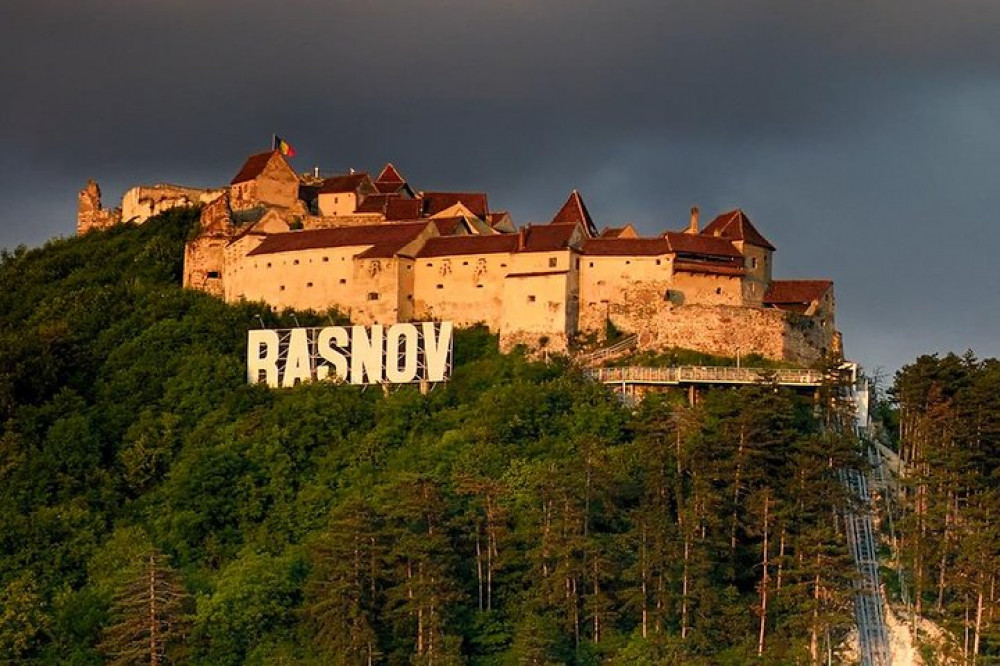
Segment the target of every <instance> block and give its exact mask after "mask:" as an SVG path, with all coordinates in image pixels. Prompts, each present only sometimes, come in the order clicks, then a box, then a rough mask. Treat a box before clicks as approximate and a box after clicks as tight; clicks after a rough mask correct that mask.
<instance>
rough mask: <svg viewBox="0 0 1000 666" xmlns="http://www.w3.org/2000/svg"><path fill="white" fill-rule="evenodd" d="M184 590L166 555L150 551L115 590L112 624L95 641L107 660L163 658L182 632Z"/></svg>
mask: <svg viewBox="0 0 1000 666" xmlns="http://www.w3.org/2000/svg"><path fill="white" fill-rule="evenodd" d="M187 598H188V597H187V593H186V592H185V590H184V587H183V585H182V584H181V581H180V578H179V576H178V575H177V573H176V572H175V571H174V570H173V569H171V568H170V566H169V564H168V563H167V558H166V557H165V556H164V555H163V554H162V553H160V552H159V551H158V550H155V549H154V550H152V551H150V552H149V553H148V554H147V555H146V556H145V557H144V558H143V561H142V562H141V564H137V565H136V566H135V570H134V573H133V574H132V575H131V576H130V577H129V580H128V581H127V582H126V583H124V584H123V585H122V586H121V587H120V588H119V589H118V590H117V592H116V593H115V595H114V598H113V599H112V604H111V615H112V618H113V621H114V622H113V624H112V625H111V626H109V627H107V628H106V629H105V631H104V636H103V639H102V640H101V643H100V645H99V649H100V651H101V652H102V653H103V654H105V655H107V657H108V663H109V664H111V665H112V666H132V665H138V664H149V665H150V666H159V665H160V664H165V663H167V658H168V654H169V650H170V648H171V647H172V646H174V645H176V644H177V643H178V642H180V641H181V640H182V638H183V636H184V627H185V624H186V615H185V603H186V600H187Z"/></svg>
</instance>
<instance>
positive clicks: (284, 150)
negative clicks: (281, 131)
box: [274, 134, 295, 157]
mask: <svg viewBox="0 0 1000 666" xmlns="http://www.w3.org/2000/svg"><path fill="white" fill-rule="evenodd" d="M274 149H275V150H277V151H279V152H281V154H282V155H285V156H286V157H295V149H294V148H292V144H290V143H288V142H287V141H285V140H284V139H282V138H281V137H280V136H278V135H277V134H275V135H274Z"/></svg>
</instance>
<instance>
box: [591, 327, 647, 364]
mask: <svg viewBox="0 0 1000 666" xmlns="http://www.w3.org/2000/svg"><path fill="white" fill-rule="evenodd" d="M638 346H639V336H638V335H636V334H635V333H633V334H632V335H629V336H627V337H624V338H622V339H621V340H619V341H618V342H616V343H614V344H613V345H608V346H607V347H603V348H601V349H598V350H596V351H592V352H590V353H589V354H584V355H583V356H581V357H580V362H582V363H583V364H584V365H593V364H595V363H599V362H600V361H603V360H606V359H608V358H611V357H612V356H618V355H619V354H623V353H625V352H627V351H632V350H633V349H635V348H636V347H638Z"/></svg>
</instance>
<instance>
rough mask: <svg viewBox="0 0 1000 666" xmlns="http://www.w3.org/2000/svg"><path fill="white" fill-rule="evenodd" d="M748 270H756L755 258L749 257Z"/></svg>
mask: <svg viewBox="0 0 1000 666" xmlns="http://www.w3.org/2000/svg"><path fill="white" fill-rule="evenodd" d="M750 268H757V257H750Z"/></svg>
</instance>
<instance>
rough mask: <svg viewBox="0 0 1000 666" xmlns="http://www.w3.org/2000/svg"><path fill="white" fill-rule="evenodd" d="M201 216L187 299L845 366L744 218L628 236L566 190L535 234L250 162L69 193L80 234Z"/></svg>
mask: <svg viewBox="0 0 1000 666" xmlns="http://www.w3.org/2000/svg"><path fill="white" fill-rule="evenodd" d="M193 205H203V208H202V210H201V220H200V225H199V229H198V233H197V235H196V236H195V237H194V238H193V239H191V240H190V241H189V242H188V244H187V247H186V251H185V256H184V286H185V287H189V288H193V289H200V290H202V291H206V292H208V293H210V294H214V295H216V296H218V297H220V298H223V299H225V300H226V301H229V302H235V301H240V300H244V299H246V300H251V301H263V302H265V303H267V304H269V305H271V306H273V307H276V308H285V307H290V308H297V309H314V310H325V309H327V308H331V307H333V308H337V309H338V310H340V311H341V312H343V313H345V314H347V315H348V316H350V318H351V320H352V321H354V322H355V323H358V324H373V323H380V324H391V323H395V322H401V321H419V320H448V321H452V322H454V323H455V325H457V326H464V325H472V324H476V323H483V324H485V325H486V326H488V327H489V328H490V330H492V331H494V332H497V333H499V335H500V344H501V347H502V348H504V349H510V348H512V347H513V346H515V345H518V344H525V345H528V346H529V347H531V348H533V349H546V350H552V351H564V350H567V349H568V348H569V346H570V344H571V343H572V342H573V341H574V340H590V341H593V342H595V343H596V342H600V341H602V340H603V339H604V338H605V336H606V335H607V332H608V331H609V330H615V329H616V330H618V331H620V332H623V333H635V334H636V335H637V337H638V344H639V347H640V348H644V349H659V348H669V347H684V348H688V349H695V350H699V351H704V352H709V353H713V354H723V355H728V356H736V355H739V354H742V355H747V354H751V353H758V354H761V355H763V356H765V357H768V358H772V359H780V360H787V361H793V362H798V363H810V362H813V361H816V360H817V359H819V358H821V357H822V356H824V355H826V354H830V353H834V354H839V353H840V348H841V345H840V336H839V334H838V333H837V331H836V328H835V324H834V312H835V303H834V295H833V283H832V282H831V281H829V280H774V279H772V268H773V256H774V252H775V247H774V246H773V245H772V244H771V243H770V242H768V240H767V239H766V238H765V237H764V236H763V235H762V234H761V233H760V232H759V231H758V230H757V228H756V227H755V226H754V225H753V224H752V223H751V221H750V219H749V218H748V217H747V216H746V214H745V213H744V212H743V211H742V210H733V211H729V212H725V213H722V214H721V215H718V216H717V217H715V218H714V219H713V220H712V221H711V222H710V223H709V224H707V225H705V226H704V227H701V226H700V223H699V214H698V209H696V208H694V209H692V210H691V216H690V220H689V222H688V225H687V228H686V229H684V230H683V231H664V232H662V233H660V234H659V235H657V236H640V235H639V234H638V233H637V232H636V230H635V229H634V228H633V227H632V226H631V225H627V226H625V227H619V228H611V227H605V228H603V229H600V230H599V229H598V227H597V225H596V224H595V223H594V220H593V219H592V218H591V216H590V213H589V212H588V211H587V207H586V206H585V205H584V202H583V199H582V197H581V196H580V194H579V193H578V192H576V191H574V192H572V193H571V194H570V195H569V198H568V199H567V200H566V202H565V203H564V204H563V205H562V207H561V208H559V210H558V211H557V212H556V214H555V216H554V217H553V218H552V220H551V221H550V222H548V223H545V224H528V225H527V226H522V227H517V226H515V224H514V223H513V221H512V220H511V217H510V215H509V214H508V213H506V212H503V211H494V210H492V209H491V208H490V206H489V204H488V199H487V196H486V194H485V193H482V192H439V191H422V190H418V189H416V188H415V187H413V186H411V184H410V183H409V182H408V181H407V179H406V178H404V177H403V176H402V174H401V173H400V172H399V171H397V170H396V168H395V167H394V166H393V165H392V164H388V165H386V166H385V168H383V169H382V171H381V172H380V173H379V174H378V175H377V176H375V177H374V178H373V177H372V176H370V175H369V174H367V173H354V172H353V171H352V172H351V173H346V174H339V175H335V176H332V177H321V176H320V175H319V173H318V171H317V172H314V173H312V174H298V173H296V172H295V171H294V170H293V169H292V167H291V166H290V165H289V163H288V161H287V160H286V159H285V157H284V156H283V155H281V153H280V152H277V151H275V152H266V153H261V154H259V155H253V156H251V157H249V158H248V159H247V160H246V162H245V163H244V164H243V166H242V167H241V168H240V169H239V171H238V172H237V174H236V176H235V177H234V178H233V179H232V182H231V183H230V184H229V186H228V187H223V188H218V189H196V188H186V187H178V186H174V185H155V186H142V187H135V188H132V189H131V190H129V191H128V192H126V193H125V196H124V197H123V200H122V205H121V208H118V209H114V210H108V209H105V208H104V207H103V206H102V204H101V196H100V189H99V188H98V186H97V184H96V183H94V182H93V181H91V182H90V183H88V185H87V187H86V188H84V190H83V191H81V192H80V197H79V213H78V220H77V231H78V233H81V234H82V233H86V232H87V231H89V230H91V229H100V228H106V227H109V226H112V225H115V224H119V223H137V224H138V223H142V222H143V221H145V220H146V219H148V218H149V217H151V216H153V215H156V214H158V213H160V212H163V211H164V210H168V209H170V208H173V207H176V206H193Z"/></svg>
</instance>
